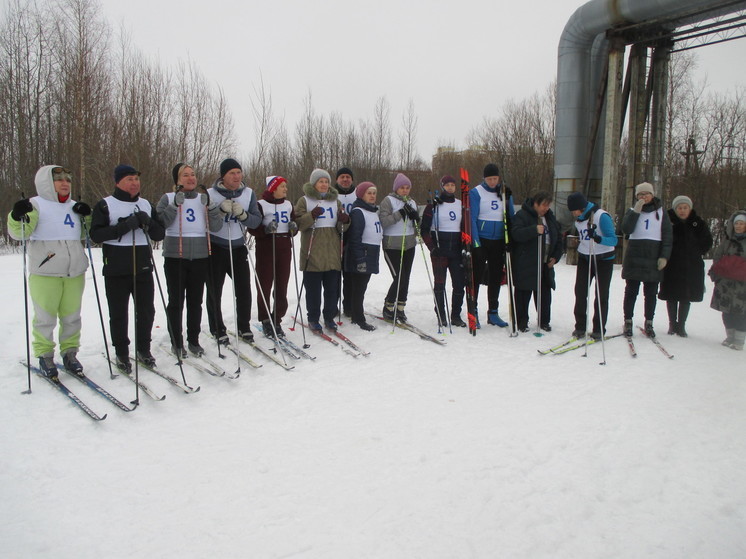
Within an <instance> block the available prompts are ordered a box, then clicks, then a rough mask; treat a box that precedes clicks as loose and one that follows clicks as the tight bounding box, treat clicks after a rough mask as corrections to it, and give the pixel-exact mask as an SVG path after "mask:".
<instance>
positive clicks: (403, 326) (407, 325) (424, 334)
mask: <svg viewBox="0 0 746 559" xmlns="http://www.w3.org/2000/svg"><path fill="white" fill-rule="evenodd" d="M365 314H367V315H368V316H371V317H373V318H376V319H378V320H381V321H383V322H385V323H386V324H391V321H390V320H386V319H385V318H384V317H382V316H381V315H378V314H371V313H365ZM396 327H397V328H401V329H402V330H409V331H410V332H412V333H413V334H416V335H417V336H419V337H420V338H421V339H423V340H427V341H428V342H433V343H434V344H438V345H446V342H445V340H441V339H440V338H436V337H435V336H432V335H430V334H428V333H427V332H425V331H424V330H423V329H421V328H418V327H417V326H415V325H414V324H410V323H409V322H399V321H398V320H397V321H396Z"/></svg>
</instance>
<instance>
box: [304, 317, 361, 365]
mask: <svg viewBox="0 0 746 559" xmlns="http://www.w3.org/2000/svg"><path fill="white" fill-rule="evenodd" d="M301 324H303V326H304V327H305V328H308V330H309V331H310V332H311V333H312V334H313V335H314V336H318V337H319V338H321V339H322V340H326V341H327V342H329V343H330V344H332V345H334V346H337V347H338V348H339V349H341V350H342V351H344V352H345V353H346V354H347V355H351V356H352V357H360V353H358V352H356V351H353V350H352V349H351V348H349V347H347V346H346V345H340V343H339V342H338V341H337V340H335V339H334V338H332V337H331V336H329V334H327V333H325V332H324V331H323V330H321V331H319V330H313V329H312V328H311V327H310V326H309V325H308V324H305V323H303V322H301Z"/></svg>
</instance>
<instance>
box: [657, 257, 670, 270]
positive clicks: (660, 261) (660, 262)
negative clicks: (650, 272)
mask: <svg viewBox="0 0 746 559" xmlns="http://www.w3.org/2000/svg"><path fill="white" fill-rule="evenodd" d="M666 264H668V260H666V259H665V258H659V259H658V271H659V272H660V271H661V270H662V269H663V268H665V267H666Z"/></svg>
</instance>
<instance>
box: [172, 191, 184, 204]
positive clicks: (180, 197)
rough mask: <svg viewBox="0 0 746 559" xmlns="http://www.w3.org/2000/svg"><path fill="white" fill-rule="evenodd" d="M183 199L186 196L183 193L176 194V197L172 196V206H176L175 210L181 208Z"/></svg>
mask: <svg viewBox="0 0 746 559" xmlns="http://www.w3.org/2000/svg"><path fill="white" fill-rule="evenodd" d="M185 198H186V196H185V194H184V193H183V192H181V191H179V192H177V193H176V196H174V206H176V207H177V208H178V207H179V206H181V205H182V204H183V203H184V199H185Z"/></svg>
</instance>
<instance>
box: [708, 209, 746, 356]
mask: <svg viewBox="0 0 746 559" xmlns="http://www.w3.org/2000/svg"><path fill="white" fill-rule="evenodd" d="M712 259H713V264H712V268H710V277H711V278H712V281H714V282H715V289H714V290H713V292H712V301H711V303H710V307H712V308H713V309H715V310H716V311H720V312H721V313H723V325H724V326H725V334H726V338H725V340H723V345H724V346H726V347H729V348H731V349H735V350H738V351H742V350H743V346H744V342H746V210H737V211H736V212H734V213H733V215H731V216H730V219H728V221H727V223H726V224H725V238H724V239H723V240H722V241H721V242H720V244H719V245H718V246H717V247H716V248H715V251H714V253H713V257H712Z"/></svg>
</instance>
